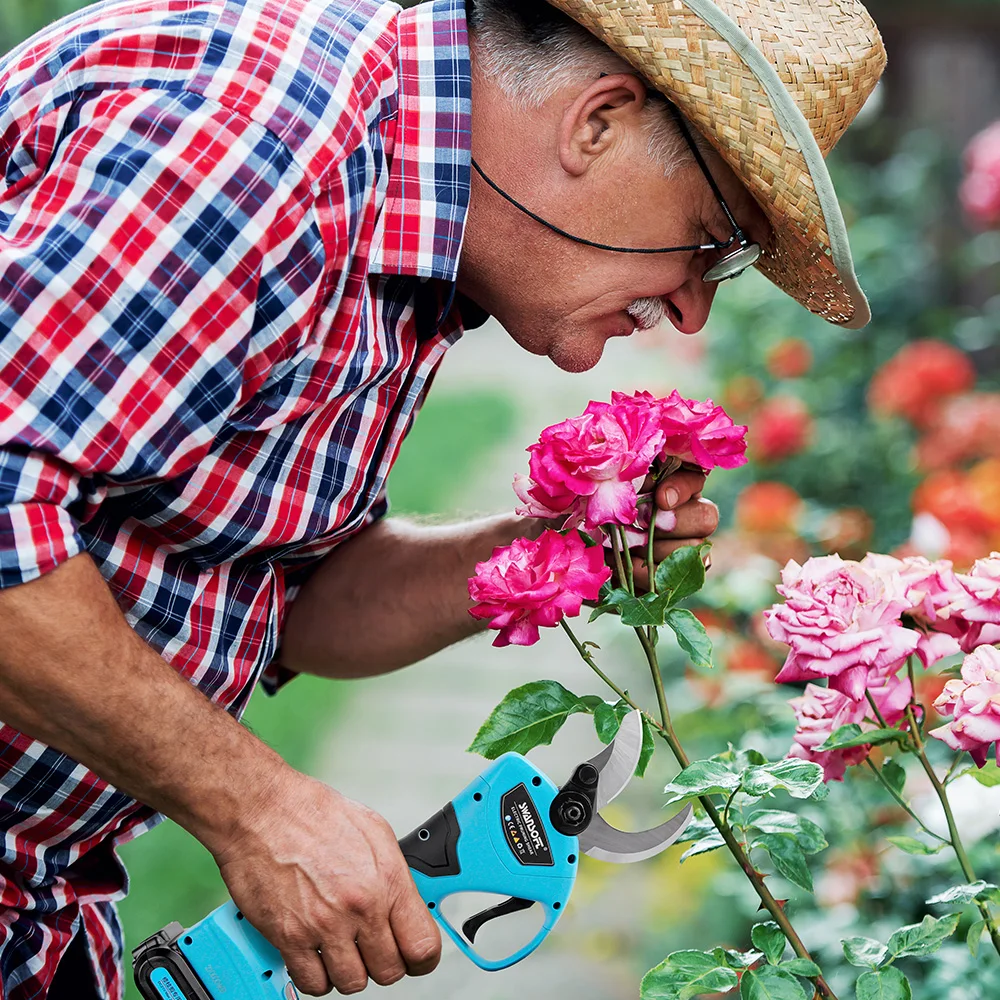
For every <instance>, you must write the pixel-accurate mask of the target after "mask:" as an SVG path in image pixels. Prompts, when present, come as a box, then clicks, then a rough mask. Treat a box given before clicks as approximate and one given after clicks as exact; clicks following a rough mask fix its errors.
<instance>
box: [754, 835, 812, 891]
mask: <svg viewBox="0 0 1000 1000" xmlns="http://www.w3.org/2000/svg"><path fill="white" fill-rule="evenodd" d="M750 846H751V847H762V848H763V849H764V850H765V851H767V853H768V854H769V855H770V857H771V861H772V862H773V864H774V867H775V868H776V869H777V871H778V872H779V874H781V875H784V877H785V878H787V879H788V881H789V882H792V883H793V884H794V885H797V886H798V887H799V888H800V889H805V890H806V891H807V892H812V891H813V880H812V872H810V871H809V865H808V863H807V862H806V856H805V855H804V854H803V853H802V849H801V848H800V847H799V845H798V844H796V843H795V840H794V839H793V838H792V837H789V836H787V835H786V834H783V833H762V834H761V835H760V836H759V837H757V838H756V839H755V840H754V841H753V843H752V844H751V845H750Z"/></svg>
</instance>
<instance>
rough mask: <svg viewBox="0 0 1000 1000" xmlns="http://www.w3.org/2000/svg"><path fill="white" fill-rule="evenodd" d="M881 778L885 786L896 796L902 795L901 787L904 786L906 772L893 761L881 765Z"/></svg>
mask: <svg viewBox="0 0 1000 1000" xmlns="http://www.w3.org/2000/svg"><path fill="white" fill-rule="evenodd" d="M882 777H883V778H885V780H886V784H888V786H889V787H890V788H891V789H892V790H893V791H894V792H895V793H896V794H897V795H902V794H903V787H904V786H905V785H906V771H905V770H904V769H903V767H902V766H901V765H900V764H897V763H896V762H895V761H894V760H887V761H886V762H885V763H884V764H883V765H882Z"/></svg>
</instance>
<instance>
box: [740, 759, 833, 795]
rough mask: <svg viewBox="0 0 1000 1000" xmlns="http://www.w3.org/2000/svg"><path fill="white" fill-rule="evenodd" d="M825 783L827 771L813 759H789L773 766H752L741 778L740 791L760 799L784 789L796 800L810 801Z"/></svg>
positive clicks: (777, 761)
mask: <svg viewBox="0 0 1000 1000" xmlns="http://www.w3.org/2000/svg"><path fill="white" fill-rule="evenodd" d="M821 784H823V768H822V767H820V766H819V764H815V763H813V762H812V761H810V760H800V759H799V758H798V757H786V758H785V759H784V760H776V761H774V763H772V764H761V765H751V766H750V767H748V768H745V769H744V771H743V773H742V775H741V776H740V789H741V791H744V792H746V793H747V795H753V796H756V797H758V798H759V797H760V796H762V795H766V794H767V793H768V792H771V791H773V790H774V789H776V788H784V789H785V791H787V792H788V794H789V795H791V796H792V797H793V798H796V799H807V798H809V796H810V795H812V793H813V792H814V791H815V790H816V788H817V787H818V786H819V785H821Z"/></svg>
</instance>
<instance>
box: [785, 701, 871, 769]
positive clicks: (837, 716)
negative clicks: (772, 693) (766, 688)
mask: <svg viewBox="0 0 1000 1000" xmlns="http://www.w3.org/2000/svg"><path fill="white" fill-rule="evenodd" d="M788 704H789V705H791V706H792V710H793V711H794V712H795V718H796V720H797V722H798V727H797V728H796V730H795V736H794V743H793V744H792V748H791V750H790V751H789V752H788V756H789V757H800V758H802V760H811V761H814V762H815V763H817V764H819V765H820V766H821V767H822V768H823V780H824V781H843V780H844V771H845V770H847V767H848V765H850V764H860V763H861V762H862V761H863V760H864V759H865V758H866V757H867V756H868V751H869V749H870V748H869V747H868V746H867V745H865V746H860V747H850V748H849V749H847V750H825V751H817V750H816V749H815V748H816V747H818V746H819V745H820V744H821V743H825V742H826V741H827V740H828V739H829V738H830V736H831V735H832V734H833V733H834V732H835V731H836V730H837V729H839V728H840V727H841V726H846V725H848V724H849V723H852V722H861V720H862V719H863V718H864V717H865V710H866V708H868V707H869V706H868V703H867V702H866V701H853V700H852V699H850V698H848V697H847V695H845V694H841V692H840V691H834V690H833V688H825V687H819V685H817V684H807V685H806V689H805V691H804V692H803V693H802V694H801V695H799V696H798V697H797V698H792V699H791V700H790V701H789V702H788Z"/></svg>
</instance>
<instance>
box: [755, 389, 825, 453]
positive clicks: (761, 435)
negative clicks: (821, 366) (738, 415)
mask: <svg viewBox="0 0 1000 1000" xmlns="http://www.w3.org/2000/svg"><path fill="white" fill-rule="evenodd" d="M812 431H813V422H812V417H811V416H810V414H809V410H808V408H807V407H806V404H805V403H803V402H802V400H801V399H797V398H796V397H795V396H774V397H773V398H772V399H769V400H767V402H765V403H764V404H763V405H762V406H761V407H760V409H759V410H757V412H756V413H755V414H754V416H753V418H752V421H751V424H750V432H749V434H748V436H747V437H748V441H749V444H750V453H751V455H752V456H753V457H754V458H755V459H757V461H758V462H765V463H766V462H780V461H781V460H782V459H785V458H790V457H791V456H792V455H797V454H798V453H799V452H800V451H803V450H804V449H805V448H806V447H807V445H808V444H809V441H810V440H811V438H812Z"/></svg>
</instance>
